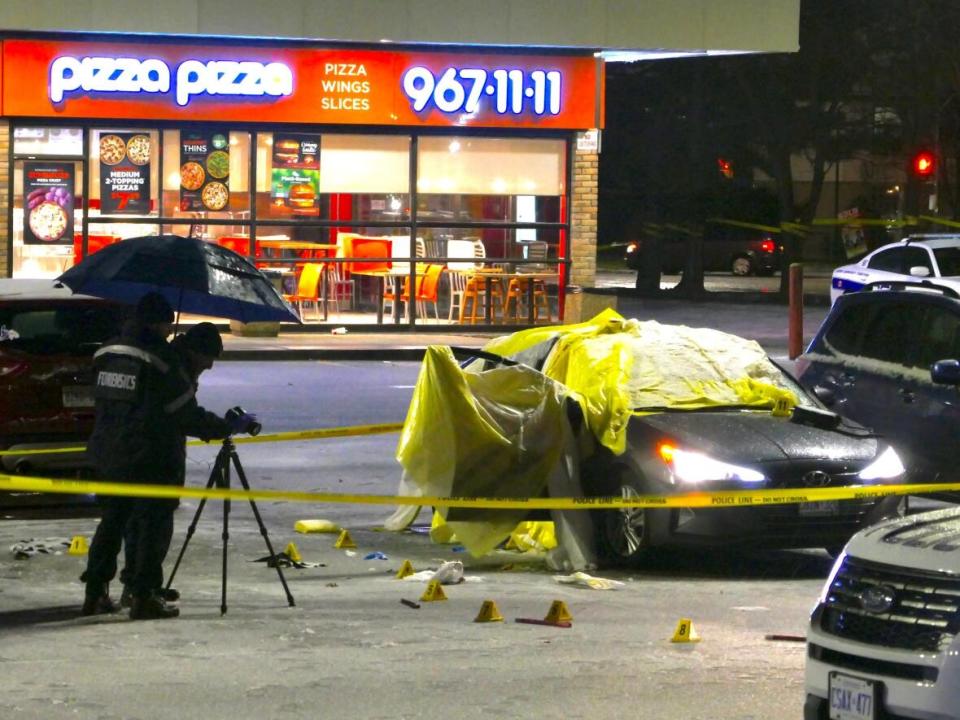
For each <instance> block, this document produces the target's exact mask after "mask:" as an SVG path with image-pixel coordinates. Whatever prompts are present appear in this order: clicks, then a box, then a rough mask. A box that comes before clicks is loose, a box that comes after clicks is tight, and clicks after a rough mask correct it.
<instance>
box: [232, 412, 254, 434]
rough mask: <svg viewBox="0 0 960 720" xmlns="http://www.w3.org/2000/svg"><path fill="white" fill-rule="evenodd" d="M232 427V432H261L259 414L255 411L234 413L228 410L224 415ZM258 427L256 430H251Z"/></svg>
mask: <svg viewBox="0 0 960 720" xmlns="http://www.w3.org/2000/svg"><path fill="white" fill-rule="evenodd" d="M224 420H226V421H227V424H228V425H229V427H230V433H231V434H236V433H250V434H251V435H256V434H257V432H260V424H259V423H258V422H257V416H256V415H254V414H253V413H248V412H245V413H233V412H228V413H227V414H226V416H225V417H224ZM254 428H256V432H251V431H252V430H253V429H254Z"/></svg>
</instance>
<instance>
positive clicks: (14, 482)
mask: <svg viewBox="0 0 960 720" xmlns="http://www.w3.org/2000/svg"><path fill="white" fill-rule="evenodd" d="M0 491H20V492H44V493H68V494H78V495H88V494H89V495H118V496H124V497H139V498H156V499H164V498H167V499H169V498H197V499H207V500H231V501H238V502H242V501H252V500H270V501H277V502H300V503H318V504H321V503H342V504H351V505H420V506H433V507H448V508H476V509H486V510H600V509H603V510H607V509H611V510H613V509H626V508H738V507H753V506H758V505H759V506H769V505H790V504H797V503H815V502H827V501H832V500H880V499H882V498H886V497H890V496H896V495H929V494H936V493H943V492H957V491H960V483H925V484H911V485H885V486H884V485H873V486H858V487H832V488H804V489H798V488H789V489H780V490H723V491H717V492H703V491H694V492H686V493H678V494H676V495H639V496H633V497H629V498H625V497H563V498H561V497H556V498H544V497H537V498H528V497H499V498H491V497H433V496H413V495H368V494H351V493H329V492H299V491H293V490H271V489H264V490H253V489H251V490H234V489H232V488H225V487H210V488H200V487H180V486H172V485H141V484H138V483H137V484H134V483H110V482H99V481H87V480H61V479H53V478H41V477H27V476H21V475H0Z"/></svg>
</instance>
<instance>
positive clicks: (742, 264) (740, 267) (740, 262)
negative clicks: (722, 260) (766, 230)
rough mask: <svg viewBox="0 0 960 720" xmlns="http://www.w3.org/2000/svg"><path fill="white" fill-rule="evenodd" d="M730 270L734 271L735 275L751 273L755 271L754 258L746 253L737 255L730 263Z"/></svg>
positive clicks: (741, 275)
mask: <svg viewBox="0 0 960 720" xmlns="http://www.w3.org/2000/svg"><path fill="white" fill-rule="evenodd" d="M730 272H732V273H733V274H734V275H739V276H740V277H743V276H745V275H749V274H750V273H752V272H753V260H751V259H750V258H748V257H747V256H745V255H741V256H740V257H735V258H734V259H733V262H732V263H730Z"/></svg>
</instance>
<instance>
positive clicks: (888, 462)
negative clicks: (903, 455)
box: [857, 447, 906, 480]
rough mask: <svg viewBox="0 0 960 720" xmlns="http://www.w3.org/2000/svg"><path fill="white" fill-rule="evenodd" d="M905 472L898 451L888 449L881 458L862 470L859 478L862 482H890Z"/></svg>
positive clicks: (881, 454)
mask: <svg viewBox="0 0 960 720" xmlns="http://www.w3.org/2000/svg"><path fill="white" fill-rule="evenodd" d="M905 472H906V468H905V467H903V463H902V462H901V461H900V456H899V455H897V451H896V450H894V449H893V448H892V447H888V448H887V449H886V450H884V451H883V452H882V453H880V457H878V458H877V459H876V460H874V461H873V462H872V463H870V464H869V465H867V466H866V467H865V468H864V469H863V470H861V471H860V472H859V474H858V475H857V477H859V478H860V479H861V480H889V479H890V478H895V477H897V476H898V475H903V473H905Z"/></svg>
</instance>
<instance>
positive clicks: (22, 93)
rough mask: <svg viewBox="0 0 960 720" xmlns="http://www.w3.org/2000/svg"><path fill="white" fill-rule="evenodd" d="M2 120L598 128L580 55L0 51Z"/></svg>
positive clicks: (116, 46)
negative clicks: (91, 119)
mask: <svg viewBox="0 0 960 720" xmlns="http://www.w3.org/2000/svg"><path fill="white" fill-rule="evenodd" d="M2 86H3V114H4V115H6V116H21V117H59V118H103V119H108V118H109V119H137V120H191V121H205V120H207V121H217V122H223V121H225V120H235V121H249V122H289V123H323V124H349V125H392V126H424V125H426V126H458V127H531V128H555V129H583V128H590V127H601V126H602V120H603V115H602V112H603V92H602V90H603V78H602V67H601V66H600V64H599V61H598V60H596V59H595V58H594V57H592V56H584V55H577V56H565V55H540V56H538V55H513V54H510V55H504V54H491V53H451V52H443V53H433V52H419V51H410V50H356V49H350V48H305V47H290V48H278V47H266V46H242V47H231V46H224V45H219V44H218V45H209V46H200V45H185V44H165V43H150V44H140V45H136V46H135V45H130V44H124V43H116V42H109V43H94V42H67V41H65V42H59V41H55V40H28V39H8V40H4V41H3V85H2Z"/></svg>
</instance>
